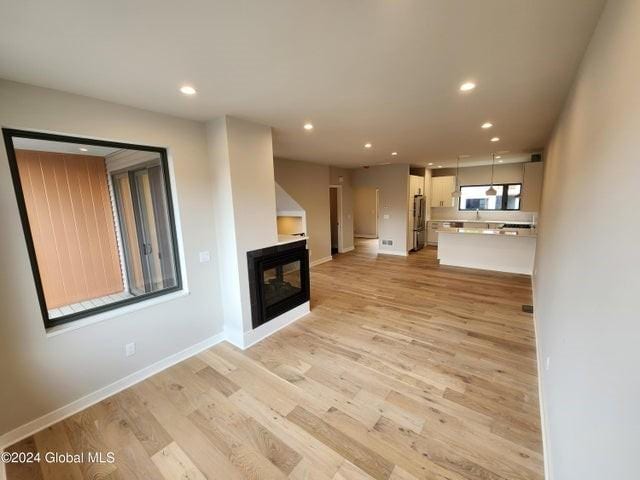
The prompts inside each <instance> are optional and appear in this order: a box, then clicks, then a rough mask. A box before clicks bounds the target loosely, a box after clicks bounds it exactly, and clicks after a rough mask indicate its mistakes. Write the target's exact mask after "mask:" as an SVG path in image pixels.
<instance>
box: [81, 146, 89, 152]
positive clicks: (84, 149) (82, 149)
mask: <svg viewBox="0 0 640 480" xmlns="http://www.w3.org/2000/svg"><path fill="white" fill-rule="evenodd" d="M79 150H80V151H81V152H88V151H89V149H88V148H84V147H80V149H79Z"/></svg>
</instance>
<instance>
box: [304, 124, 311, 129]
mask: <svg viewBox="0 0 640 480" xmlns="http://www.w3.org/2000/svg"><path fill="white" fill-rule="evenodd" d="M303 128H304V129H305V130H313V124H312V123H305V124H304V127H303Z"/></svg>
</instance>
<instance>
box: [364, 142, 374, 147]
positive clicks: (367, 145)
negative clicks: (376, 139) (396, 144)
mask: <svg viewBox="0 0 640 480" xmlns="http://www.w3.org/2000/svg"><path fill="white" fill-rule="evenodd" d="M371 147H373V145H371V144H370V143H365V144H364V148H371Z"/></svg>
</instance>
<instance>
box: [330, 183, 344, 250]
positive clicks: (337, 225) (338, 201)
mask: <svg viewBox="0 0 640 480" xmlns="http://www.w3.org/2000/svg"><path fill="white" fill-rule="evenodd" d="M329 221H330V223H331V255H336V254H337V253H340V252H342V186H341V185H331V186H329Z"/></svg>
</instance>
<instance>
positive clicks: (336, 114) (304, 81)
mask: <svg viewBox="0 0 640 480" xmlns="http://www.w3.org/2000/svg"><path fill="white" fill-rule="evenodd" d="M603 3H604V0H481V1H480V0H350V1H345V0H317V1H305V0H269V1H266V0H224V1H223V0H195V1H190V2H179V1H160V2H159V1H157V0H136V1H130V0H110V1H102V2H96V1H87V0H60V1H46V0H20V1H15V0H0V11H1V12H2V15H1V16H0V77H3V78H7V79H11V80H16V81H21V82H25V83H30V84H35V85H41V86H46V87H50V88H55V89H60V90H65V91H69V92H74V93H79V94H83V95H88V96H92V97H97V98H101V99H105V100H110V101H114V102H118V103H122V104H127V105H133V106H137V107H141V108H145V109H149V110H154V111H159V112H165V113H169V114H173V115H177V116H180V117H185V118H191V119H196V120H207V119H210V118H213V117H216V116H219V115H222V114H230V115H236V116H239V117H243V118H247V119H252V120H255V121H257V122H260V123H263V124H267V125H271V126H273V127H274V150H275V154H276V155H277V156H281V157H286V158H293V159H299V160H308V161H316V162H322V163H331V164H336V165H345V166H357V165H362V164H376V163H381V162H397V163H412V164H426V162H437V163H439V164H443V165H449V166H450V165H451V164H452V163H455V157H456V155H458V154H467V155H472V158H474V157H478V156H481V155H483V156H484V158H488V154H489V152H491V151H492V149H495V150H508V151H510V152H512V153H519V152H528V151H534V150H538V149H540V148H541V147H543V146H544V145H545V143H546V141H547V139H548V137H549V134H550V130H551V128H552V126H553V124H554V122H555V119H556V117H557V115H558V113H559V111H560V108H561V106H562V104H563V101H564V99H565V97H566V95H567V92H568V89H569V87H570V84H571V81H572V78H573V76H574V74H575V72H576V68H577V66H578V64H579V61H580V59H581V56H582V54H583V52H584V50H585V48H586V45H587V43H588V41H589V38H590V36H591V33H592V31H593V29H594V27H595V23H596V21H597V18H598V16H599V13H600V11H601V9H602V6H603ZM466 80H473V81H475V82H477V84H478V87H477V88H476V90H475V91H473V92H471V93H468V94H461V93H460V92H459V91H458V86H459V85H460V84H461V83H462V82H464V81H466ZM185 83H189V84H192V85H194V86H195V87H196V88H197V90H198V94H197V95H196V96H194V97H185V96H183V95H181V94H180V93H178V88H179V87H180V86H181V85H182V84H185ZM487 120H488V121H491V122H493V123H494V124H495V127H494V128H493V129H491V130H490V131H488V132H487V131H484V130H482V129H480V125H481V124H482V123H483V122H484V121H487ZM305 121H311V122H313V124H314V125H315V129H314V130H313V131H312V132H305V131H304V130H303V129H302V125H303V123H304V122H305ZM493 135H497V136H499V137H500V138H501V139H502V140H501V141H500V142H499V143H498V144H492V143H491V142H489V138H490V137H491V136H493ZM132 140H134V141H135V139H132ZM365 142H371V143H373V148H372V149H370V150H365V149H364V148H363V147H362V146H363V144H364V143H365ZM392 151H397V152H398V153H399V154H398V155H397V156H396V157H391V156H390V152H392Z"/></svg>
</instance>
